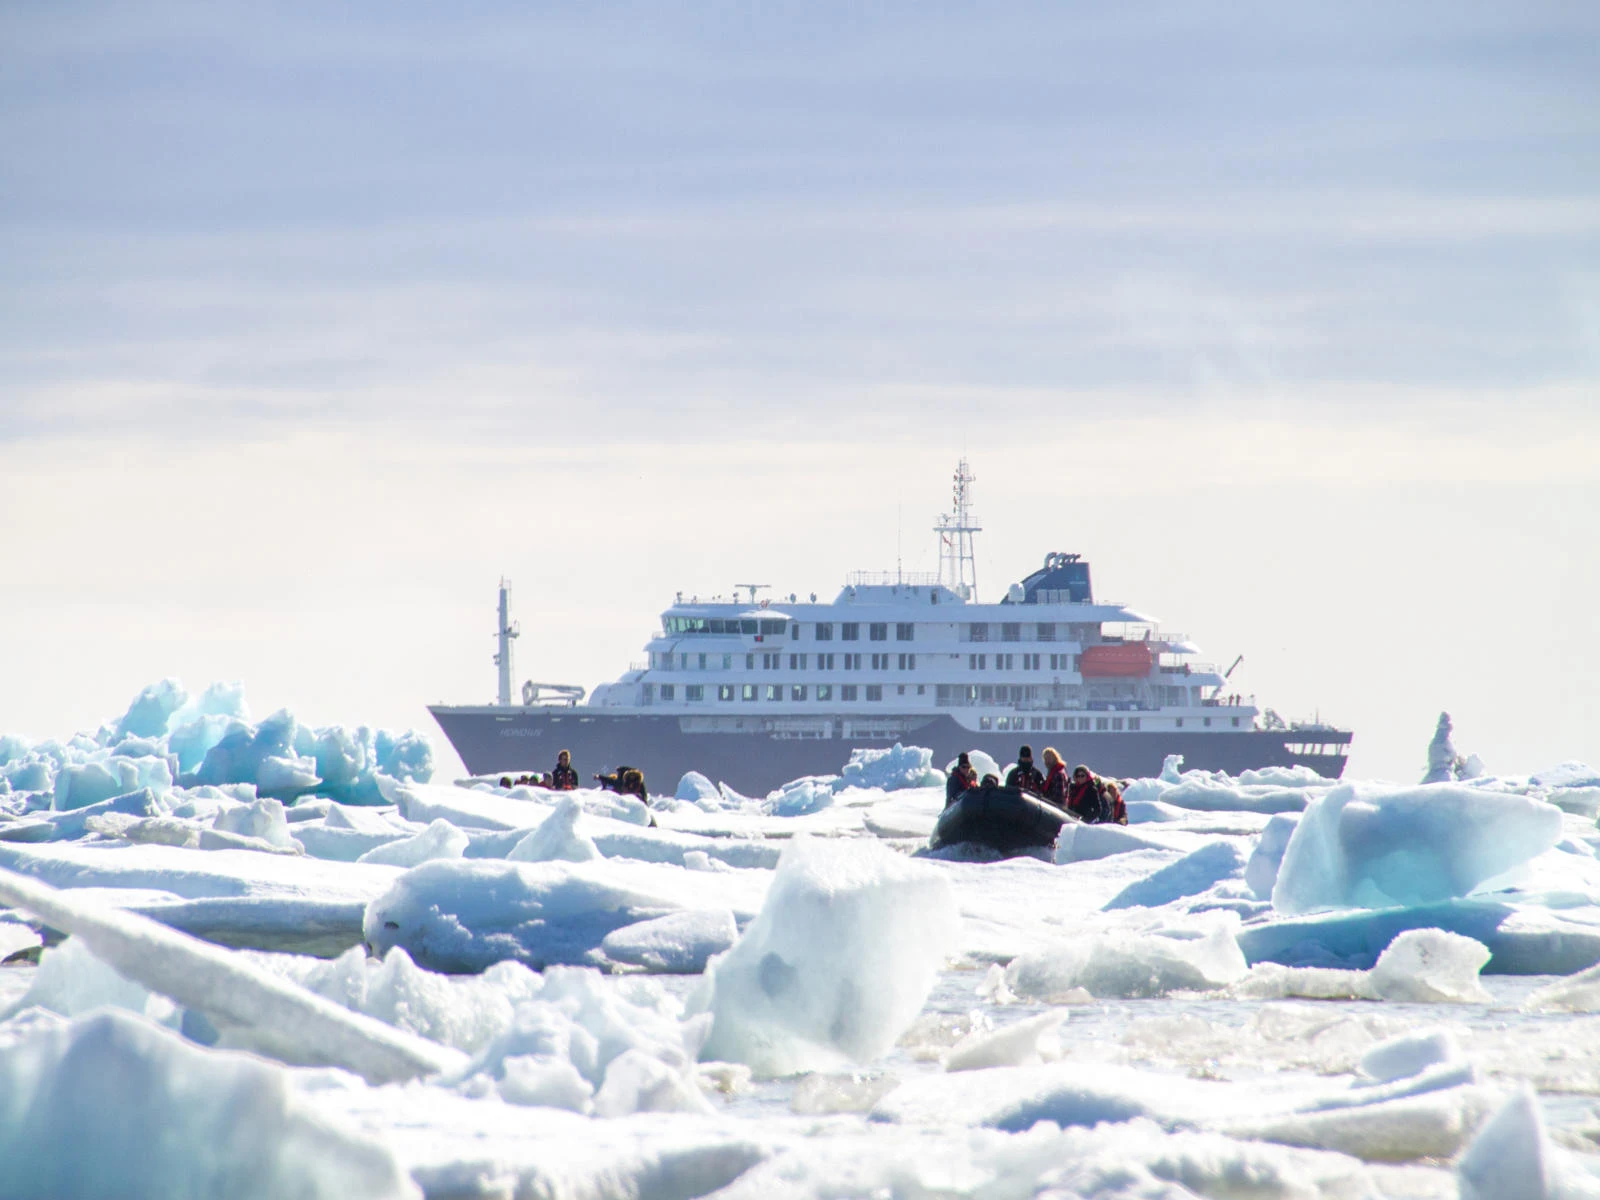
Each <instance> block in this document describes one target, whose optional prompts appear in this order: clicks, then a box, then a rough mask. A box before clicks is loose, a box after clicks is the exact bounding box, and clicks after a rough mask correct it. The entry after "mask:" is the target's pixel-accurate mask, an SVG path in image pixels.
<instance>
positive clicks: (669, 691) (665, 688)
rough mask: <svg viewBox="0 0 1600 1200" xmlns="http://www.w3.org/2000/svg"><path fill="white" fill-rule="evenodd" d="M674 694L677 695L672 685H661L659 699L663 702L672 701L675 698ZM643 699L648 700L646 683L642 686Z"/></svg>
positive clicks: (648, 688)
mask: <svg viewBox="0 0 1600 1200" xmlns="http://www.w3.org/2000/svg"><path fill="white" fill-rule="evenodd" d="M676 693H677V688H676V687H675V686H674V685H672V684H670V683H663V684H662V685H661V698H662V699H663V700H671V699H673V698H674V697H675V695H676ZM644 698H645V699H646V700H649V699H650V685H649V684H648V683H647V684H645V685H644Z"/></svg>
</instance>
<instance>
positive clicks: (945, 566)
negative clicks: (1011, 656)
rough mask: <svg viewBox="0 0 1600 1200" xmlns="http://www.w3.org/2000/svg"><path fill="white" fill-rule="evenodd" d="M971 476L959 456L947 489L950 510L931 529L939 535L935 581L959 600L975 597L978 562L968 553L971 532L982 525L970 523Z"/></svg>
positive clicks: (981, 528)
mask: <svg viewBox="0 0 1600 1200" xmlns="http://www.w3.org/2000/svg"><path fill="white" fill-rule="evenodd" d="M973 482H974V476H973V474H972V470H971V468H970V467H968V466H967V460H966V459H965V458H963V459H962V460H961V461H960V462H959V463H957V464H956V473H955V476H954V479H953V484H954V486H953V488H952V491H951V504H952V510H951V511H950V512H948V513H945V514H944V515H943V516H941V517H940V518H939V523H938V524H937V525H935V526H934V527H933V531H934V532H935V533H937V534H938V535H939V582H940V583H942V584H944V585H945V586H946V587H948V588H949V589H950V590H951V591H953V592H955V593H956V595H958V596H960V597H961V598H962V599H963V600H971V601H974V602H976V601H977V599H978V564H977V559H976V558H975V557H974V555H973V552H972V535H973V534H975V533H982V532H983V526H981V525H975V524H973V516H972V484H973Z"/></svg>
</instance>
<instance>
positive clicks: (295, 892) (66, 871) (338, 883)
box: [0, 843, 400, 901]
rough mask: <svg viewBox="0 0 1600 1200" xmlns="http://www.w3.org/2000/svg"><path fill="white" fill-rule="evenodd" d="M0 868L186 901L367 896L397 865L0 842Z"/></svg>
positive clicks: (56, 882) (59, 882) (65, 883)
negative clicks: (154, 892) (144, 890)
mask: <svg viewBox="0 0 1600 1200" xmlns="http://www.w3.org/2000/svg"><path fill="white" fill-rule="evenodd" d="M0 868H4V869H5V870H8V871H15V872H16V873H17V874H19V875H27V876H29V877H31V878H34V879H38V880H40V881H41V882H44V883H48V884H50V885H51V886H52V887H58V888H76V887H115V888H150V889H153V890H157V891H163V892H170V893H172V894H173V895H176V896H182V897H184V898H185V899H188V900H200V899H206V898H212V897H221V896H237V897H242V896H261V897H283V898H295V897H298V898H302V899H306V900H319V899H322V900H340V901H348V900H370V899H372V898H373V897H374V896H376V895H378V894H380V893H381V892H382V891H383V890H384V889H385V888H387V887H388V886H389V885H390V884H391V883H392V882H393V881H394V879H395V878H396V876H398V875H399V874H400V871H399V869H398V868H395V867H382V866H367V865H364V864H363V865H355V864H346V863H327V862H321V861H319V860H317V859H312V858H306V857H302V856H288V855H285V856H280V855H275V854H257V853H254V852H251V851H243V850H216V851H210V852H207V853H199V852H197V851H194V850H186V849H183V848H181V847H178V846H149V845H146V846H128V845H93V844H73V843H63V844H50V845H45V846H14V845H0Z"/></svg>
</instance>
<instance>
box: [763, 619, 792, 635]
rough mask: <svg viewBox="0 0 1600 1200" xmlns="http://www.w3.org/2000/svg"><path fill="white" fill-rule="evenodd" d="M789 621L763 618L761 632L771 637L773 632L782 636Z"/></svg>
mask: <svg viewBox="0 0 1600 1200" xmlns="http://www.w3.org/2000/svg"><path fill="white" fill-rule="evenodd" d="M787 623H788V622H786V621H768V620H763V621H762V622H761V634H762V636H763V637H771V636H772V635H773V634H779V635H780V636H781V635H782V633H783V627H784V625H786V624H787Z"/></svg>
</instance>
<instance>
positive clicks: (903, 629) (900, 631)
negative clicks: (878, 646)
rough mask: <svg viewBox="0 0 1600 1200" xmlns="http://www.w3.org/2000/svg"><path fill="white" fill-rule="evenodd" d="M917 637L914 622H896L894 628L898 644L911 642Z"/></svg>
mask: <svg viewBox="0 0 1600 1200" xmlns="http://www.w3.org/2000/svg"><path fill="white" fill-rule="evenodd" d="M916 636H917V627H916V625H915V624H914V623H913V622H911V621H896V622H895V626H894V640H895V641H897V642H909V641H913V640H915V638H916Z"/></svg>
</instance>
